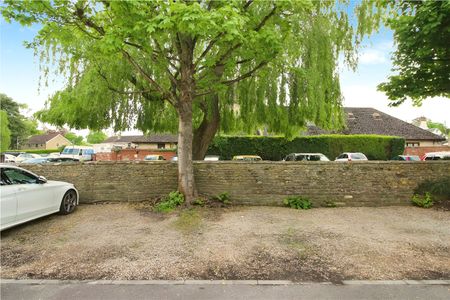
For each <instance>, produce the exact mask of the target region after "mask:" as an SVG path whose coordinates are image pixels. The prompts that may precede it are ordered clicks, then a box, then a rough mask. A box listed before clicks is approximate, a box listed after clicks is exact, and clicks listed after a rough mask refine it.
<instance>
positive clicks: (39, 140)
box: [27, 132, 60, 144]
mask: <svg viewBox="0 0 450 300" xmlns="http://www.w3.org/2000/svg"><path fill="white" fill-rule="evenodd" d="M58 135H60V133H59V132H51V133H46V134H39V135H33V136H32V137H30V138H29V139H28V140H27V143H28V144H45V143H46V142H48V141H50V140H51V139H53V138H55V137H56V136H58Z"/></svg>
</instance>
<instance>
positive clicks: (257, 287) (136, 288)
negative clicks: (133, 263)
mask: <svg viewBox="0 0 450 300" xmlns="http://www.w3.org/2000/svg"><path fill="white" fill-rule="evenodd" d="M1 299H2V300H8V299H14V300H19V299H27V300H31V299H65V300H71V299H83V300H85V299H107V300H114V299H133V300H136V299H198V300H201V299H258V300H259V299H346V300H351V299H358V300H360V299H383V300H387V299H395V300H399V299H446V300H448V299H450V285H448V284H443V285H440V284H433V285H431V284H413V285H409V284H395V283H394V284H392V283H386V284H344V285H334V284H320V283H311V284H287V285H283V284H276V285H271V284H220V283H219V284H202V283H192V284H188V283H184V284H173V283H168V284H134V283H133V284H130V283H118V284H92V283H79V282H78V283H76V282H75V283H68V282H61V283H50V284H32V283H23V282H22V283H11V282H9V283H4V282H2V283H1Z"/></svg>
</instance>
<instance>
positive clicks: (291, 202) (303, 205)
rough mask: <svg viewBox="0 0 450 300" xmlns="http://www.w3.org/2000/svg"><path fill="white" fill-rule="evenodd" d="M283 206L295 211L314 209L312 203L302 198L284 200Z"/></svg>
mask: <svg viewBox="0 0 450 300" xmlns="http://www.w3.org/2000/svg"><path fill="white" fill-rule="evenodd" d="M283 204H284V205H285V206H288V207H290V208H295V209H310V208H311V207H312V203H311V201H309V199H308V198H306V197H302V196H289V197H287V198H286V199H284V200H283Z"/></svg>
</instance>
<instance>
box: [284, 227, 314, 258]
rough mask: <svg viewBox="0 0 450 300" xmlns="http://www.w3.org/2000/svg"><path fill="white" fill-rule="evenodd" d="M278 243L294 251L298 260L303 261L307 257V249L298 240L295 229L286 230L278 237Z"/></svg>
mask: <svg viewBox="0 0 450 300" xmlns="http://www.w3.org/2000/svg"><path fill="white" fill-rule="evenodd" d="M279 241H280V243H281V244H283V245H286V246H287V247H288V248H289V249H291V250H293V251H295V252H296V253H297V255H298V258H299V259H305V258H306V257H307V256H308V251H309V247H308V246H307V245H306V244H305V243H304V242H303V241H301V240H300V239H299V238H298V236H297V234H296V231H295V229H293V228H288V230H287V231H286V232H285V233H284V234H283V235H282V236H281V237H280V240H279Z"/></svg>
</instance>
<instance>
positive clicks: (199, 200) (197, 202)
mask: <svg viewBox="0 0 450 300" xmlns="http://www.w3.org/2000/svg"><path fill="white" fill-rule="evenodd" d="M192 204H193V205H198V206H205V201H204V200H203V199H201V198H197V199H195V200H194V201H193V202H192Z"/></svg>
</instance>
